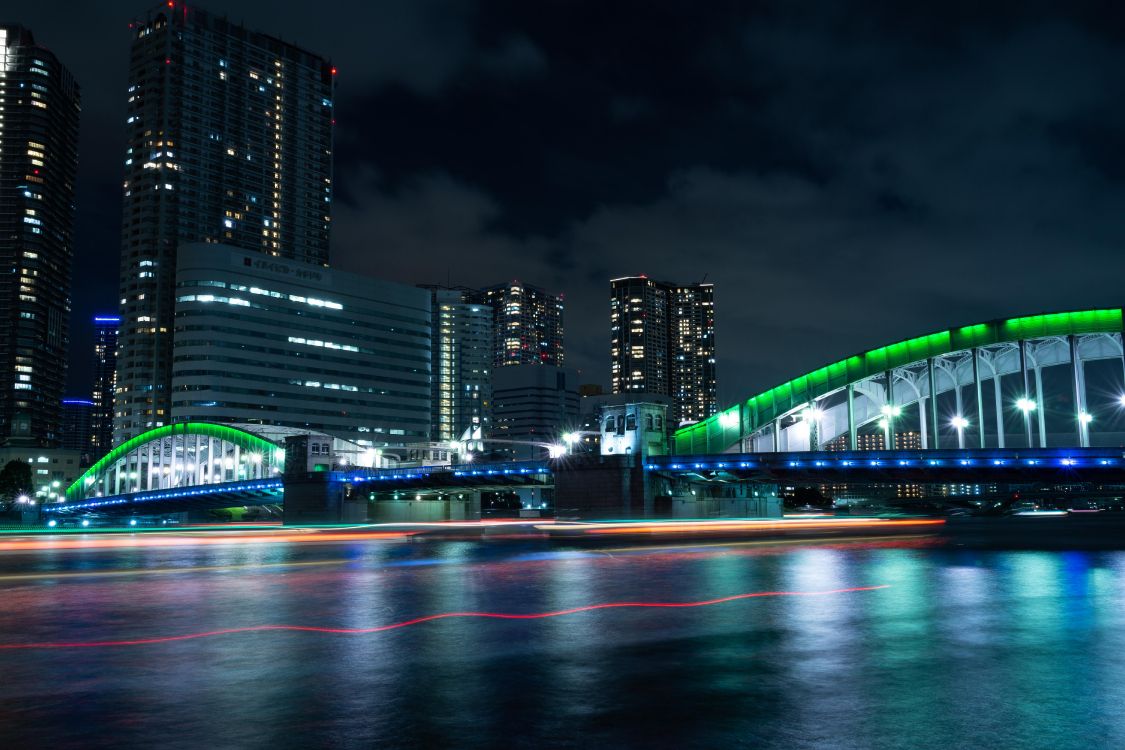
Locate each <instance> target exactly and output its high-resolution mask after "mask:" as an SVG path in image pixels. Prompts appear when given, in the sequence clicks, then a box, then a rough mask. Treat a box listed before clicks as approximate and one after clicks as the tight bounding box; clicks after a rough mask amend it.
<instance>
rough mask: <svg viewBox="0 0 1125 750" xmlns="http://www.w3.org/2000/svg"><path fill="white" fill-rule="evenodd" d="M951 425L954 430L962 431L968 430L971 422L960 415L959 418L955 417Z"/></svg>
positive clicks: (950, 421)
mask: <svg viewBox="0 0 1125 750" xmlns="http://www.w3.org/2000/svg"><path fill="white" fill-rule="evenodd" d="M949 424H950V425H952V426H953V429H955V430H958V431H960V430H964V429H966V428H968V426H969V420H967V419H965V418H964V417H962V416H961V415H960V414H958V415H957V416H955V417H953V419H951V420H949Z"/></svg>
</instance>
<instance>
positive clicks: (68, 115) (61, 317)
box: [0, 24, 79, 446]
mask: <svg viewBox="0 0 1125 750" xmlns="http://www.w3.org/2000/svg"><path fill="white" fill-rule="evenodd" d="M78 116H79V91H78V84H77V83H76V82H75V80H74V77H73V76H72V75H71V73H70V71H68V70H67V69H66V68H65V67H64V66H63V65H62V63H60V62H59V60H58V58H56V57H55V55H54V54H52V53H51V52H50V50H48V49H46V48H45V47H42V46H40V45H38V44H36V42H35V39H34V38H33V37H32V34H31V31H30V30H28V29H26V28H23V27H22V26H16V25H5V24H0V265H2V268H3V273H2V274H0V326H3V329H4V332H5V335H4V336H2V337H0V442H7V441H8V440H9V439H10V438H12V437H13V435H14V425H15V424H16V422H17V421H18V422H19V423H20V425H21V429H20V431H21V432H22V433H25V435H24V437H30V439H31V440H33V441H34V442H35V443H37V444H39V445H43V446H54V445H58V443H59V441H60V439H61V435H60V420H61V409H62V397H63V388H64V386H65V384H66V370H67V353H68V352H67V349H68V346H69V330H70V328H69V326H70V273H71V258H72V255H73V244H72V235H73V229H74V179H75V173H76V172H77V168H78ZM24 428H26V429H24Z"/></svg>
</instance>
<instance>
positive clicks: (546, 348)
mask: <svg viewBox="0 0 1125 750" xmlns="http://www.w3.org/2000/svg"><path fill="white" fill-rule="evenodd" d="M481 294H482V295H483V299H484V302H485V303H486V304H488V306H489V307H491V308H492V320H493V322H494V325H495V331H494V341H495V344H494V349H493V363H494V364H495V365H496V366H497V367H506V366H508V365H526V364H540V365H554V366H561V365H562V364H563V360H564V359H565V357H564V352H563V297H562V295H561V294H551V293H550V292H547V291H546V290H544V289H541V288H540V287H537V286H532V285H531V284H525V283H523V282H521V281H512V282H509V283H507V284H497V285H495V286H490V287H486V288H485V289H483V290H481Z"/></svg>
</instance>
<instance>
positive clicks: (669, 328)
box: [610, 276, 717, 424]
mask: <svg viewBox="0 0 1125 750" xmlns="http://www.w3.org/2000/svg"><path fill="white" fill-rule="evenodd" d="M610 341H611V343H610V380H611V384H612V390H613V392H614V393H636V394H641V393H657V394H660V395H662V396H668V397H670V398H671V399H672V411H671V417H672V421H673V424H682V423H687V422H698V421H699V420H701V419H706V418H707V417H709V416H711V415H712V414H714V413H715V411H716V401H717V398H716V390H715V288H714V285H713V284H702V283H701V284H670V283H666V282H662V281H655V280H653V279H650V278H648V277H646V276H628V277H624V278H620V279H613V280H612V281H611V282H610Z"/></svg>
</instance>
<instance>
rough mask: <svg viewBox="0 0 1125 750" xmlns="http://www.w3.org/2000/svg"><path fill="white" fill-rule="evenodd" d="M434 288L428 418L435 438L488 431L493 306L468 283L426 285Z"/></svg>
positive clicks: (490, 408) (429, 288)
mask: <svg viewBox="0 0 1125 750" xmlns="http://www.w3.org/2000/svg"><path fill="white" fill-rule="evenodd" d="M423 288H425V289H428V290H429V291H430V302H431V316H432V320H433V340H432V342H431V347H432V349H431V364H430V373H431V391H432V392H431V396H430V403H431V409H432V415H431V418H430V424H431V438H432V439H433V440H441V441H450V440H460V439H461V437H462V436H463V435H465V433H466V432H469V433H470V434H472V433H475V432H476V431H477V430H480V431H481V432H482V434H484V433H487V432H488V431H489V429H490V427H491V417H492V377H491V373H492V367H493V364H492V363H493V329H492V307H491V306H490V305H488V304H485V302H484V298H483V294H482V293H481V292H478V291H475V290H473V289H466V288H464V287H457V288H451V287H441V286H432V285H427V286H424V287H423Z"/></svg>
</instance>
